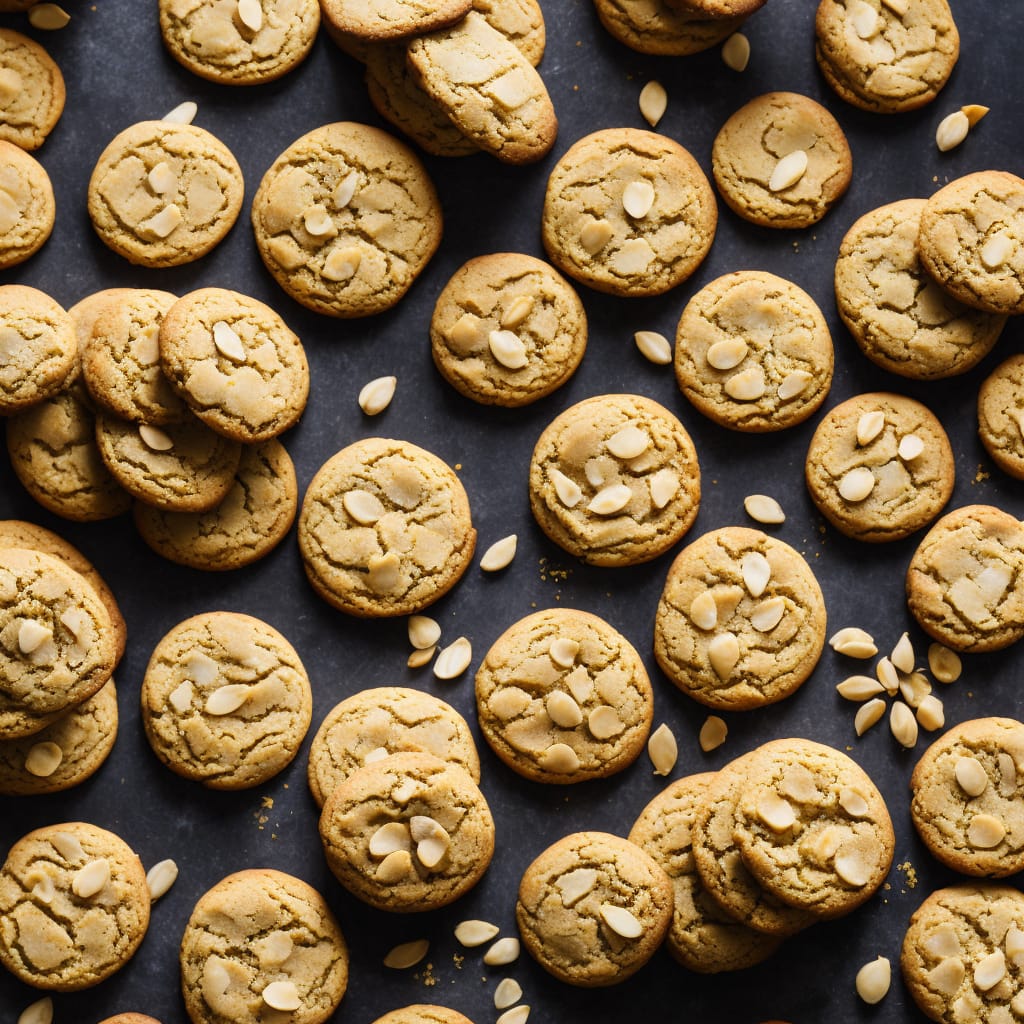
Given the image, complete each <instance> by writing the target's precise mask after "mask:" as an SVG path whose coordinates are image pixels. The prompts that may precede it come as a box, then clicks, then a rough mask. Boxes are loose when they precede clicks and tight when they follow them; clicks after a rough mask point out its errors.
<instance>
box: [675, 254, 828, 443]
mask: <svg viewBox="0 0 1024 1024" xmlns="http://www.w3.org/2000/svg"><path fill="white" fill-rule="evenodd" d="M833 362H834V357H833V352H832V335H831V334H830V333H829V329H828V324H827V323H826V321H825V317H824V316H823V315H822V312H821V310H820V309H819V308H818V305H817V303H816V302H815V301H814V299H812V298H811V297H810V295H808V294H807V293H806V292H805V291H803V289H801V288H798V287H797V286H796V285H795V284H793V283H792V282H791V281H786V280H784V279H783V278H781V277H776V276H775V275H774V274H768V273H765V272H764V271H761V270H741V271H736V272H735V273H732V274H726V275H725V276H723V277H719V278H716V279H715V280H714V281H712V282H711V283H710V284H707V285H705V286H704V287H703V288H702V289H701V290H700V291H699V292H697V294H696V295H694V296H693V298H691V299H690V301H689V302H688V303H687V304H686V308H685V309H684V310H683V315H682V316H681V317H680V319H679V326H678V328H677V329H676V346H675V372H676V381H677V382H678V384H679V387H680V390H681V391H682V392H683V394H684V395H686V397H687V398H688V399H689V400H690V401H691V402H692V403H693V405H694V406H695V407H696V408H697V409H698V410H699V411H700V412H702V413H703V414H704V415H705V416H707V417H708V418H709V419H711V420H714V422H715V423H718V424H719V425H720V426H723V427H728V428H730V429H731V430H742V431H747V432H751V433H764V432H767V431H774V430H785V429H786V428H787V427H792V426H794V425H795V424H797V423H802V422H803V421H804V420H805V419H807V417H808V416H810V415H811V414H812V413H813V412H814V411H815V410H817V409H818V408H819V406H820V405H821V403H822V402H824V401H825V397H826V396H827V395H828V392H829V388H830V387H831V386H832V367H833Z"/></svg>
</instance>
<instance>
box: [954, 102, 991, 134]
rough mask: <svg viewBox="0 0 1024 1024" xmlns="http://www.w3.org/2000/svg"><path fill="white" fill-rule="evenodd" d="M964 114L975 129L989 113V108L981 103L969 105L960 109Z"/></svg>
mask: <svg viewBox="0 0 1024 1024" xmlns="http://www.w3.org/2000/svg"><path fill="white" fill-rule="evenodd" d="M960 109H961V110H962V111H963V112H964V116H965V117H966V118H967V123H968V124H969V125H970V126H971V127H972V128H973V127H974V126H975V125H976V124H977V123H978V122H979V121H980V120H981V119H982V118H983V117H984V116H985V115H986V114H987V113H988V111H989V108H988V107H983V106H982V105H981V104H980V103H968V104H966V105H965V106H962V107H961V108H960Z"/></svg>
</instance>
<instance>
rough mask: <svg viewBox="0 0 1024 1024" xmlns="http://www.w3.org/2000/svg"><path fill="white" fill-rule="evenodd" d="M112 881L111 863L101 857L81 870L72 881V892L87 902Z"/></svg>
mask: <svg viewBox="0 0 1024 1024" xmlns="http://www.w3.org/2000/svg"><path fill="white" fill-rule="evenodd" d="M109 881H110V861H108V860H107V858H106V857H99V858H97V859H96V860H91V861H89V863H88V864H86V865H85V866H84V867H81V868H79V869H78V870H77V871H76V872H75V874H74V877H73V878H72V879H71V891H72V892H73V893H74V894H75V895H76V896H79V897H81V898H82V899H84V900H86V899H89V898H90V897H92V896H95V895H96V894H97V893H99V892H101V891H102V890H103V888H104V887H105V886H106V885H107V883H108V882H109Z"/></svg>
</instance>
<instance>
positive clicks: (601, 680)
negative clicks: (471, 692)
mask: <svg viewBox="0 0 1024 1024" xmlns="http://www.w3.org/2000/svg"><path fill="white" fill-rule="evenodd" d="M476 706H477V714H478V717H479V720H480V731H481V732H482V733H483V734H484V739H486V740H487V742H488V743H489V744H490V746H491V749H492V750H493V751H494V752H495V753H496V754H497V755H498V757H500V758H501V760H502V761H504V762H505V764H507V765H508V766H509V767H510V768H511V769H512V770H513V771H514V772H517V773H518V774H519V775H522V776H524V777H525V778H527V779H533V781H535V782H552V783H573V782H584V781H586V780H587V779H602V778H606V777H607V776H609V775H614V774H615V773H616V772H620V771H622V770H623V769H624V768H628V767H629V766H630V765H631V764H632V763H633V762H634V761H635V760H636V759H637V757H638V756H639V755H640V753H641V752H642V751H643V749H644V744H645V743H646V742H647V735H648V733H649V732H650V729H651V720H652V718H653V715H654V694H653V692H652V690H651V683H650V680H649V679H648V676H647V670H646V669H645V668H644V663H643V661H642V660H641V658H640V655H639V654H638V653H637V651H636V649H635V648H634V647H633V645H632V644H631V643H630V642H629V641H628V640H627V639H626V638H625V637H624V636H623V635H622V634H621V633H619V631H618V630H616V629H615V628H614V627H613V626H611V625H610V624H609V623H607V622H605V621H604V620H603V619H600V618H598V617H597V616H596V615H591V614H590V613H588V612H583V611H577V610H574V609H571V608H549V609H547V610H545V611H540V612H535V613H534V614H532V615H527V616H526V618H524V619H520V620H519V621H518V622H516V623H514V624H513V625H512V626H510V627H509V628H508V629H506V630H505V632H504V633H502V635H501V636H500V637H498V639H497V640H496V641H495V642H494V644H493V645H492V646H491V648H490V650H489V651H488V652H487V655H486V656H485V657H484V660H483V663H482V664H481V665H480V668H479V669H478V670H477V674H476Z"/></svg>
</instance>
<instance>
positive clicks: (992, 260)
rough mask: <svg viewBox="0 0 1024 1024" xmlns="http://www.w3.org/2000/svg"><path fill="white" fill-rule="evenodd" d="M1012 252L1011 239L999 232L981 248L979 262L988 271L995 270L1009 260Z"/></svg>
mask: <svg viewBox="0 0 1024 1024" xmlns="http://www.w3.org/2000/svg"><path fill="white" fill-rule="evenodd" d="M1012 252H1013V239H1012V238H1011V237H1010V236H1009V235H1008V234H1007V233H1006V232H1005V231H999V232H997V233H996V234H994V235H993V236H992V237H991V238H990V239H988V241H987V242H985V244H984V245H983V246H982V247H981V254H980V255H981V262H982V263H983V264H984V265H985V266H986V267H987V268H988V269H989V270H996V269H998V268H999V267H1001V266H1002V265H1003V264H1004V263H1005V262H1006V261H1007V260H1008V259H1009V258H1010V254H1011V253H1012Z"/></svg>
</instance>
